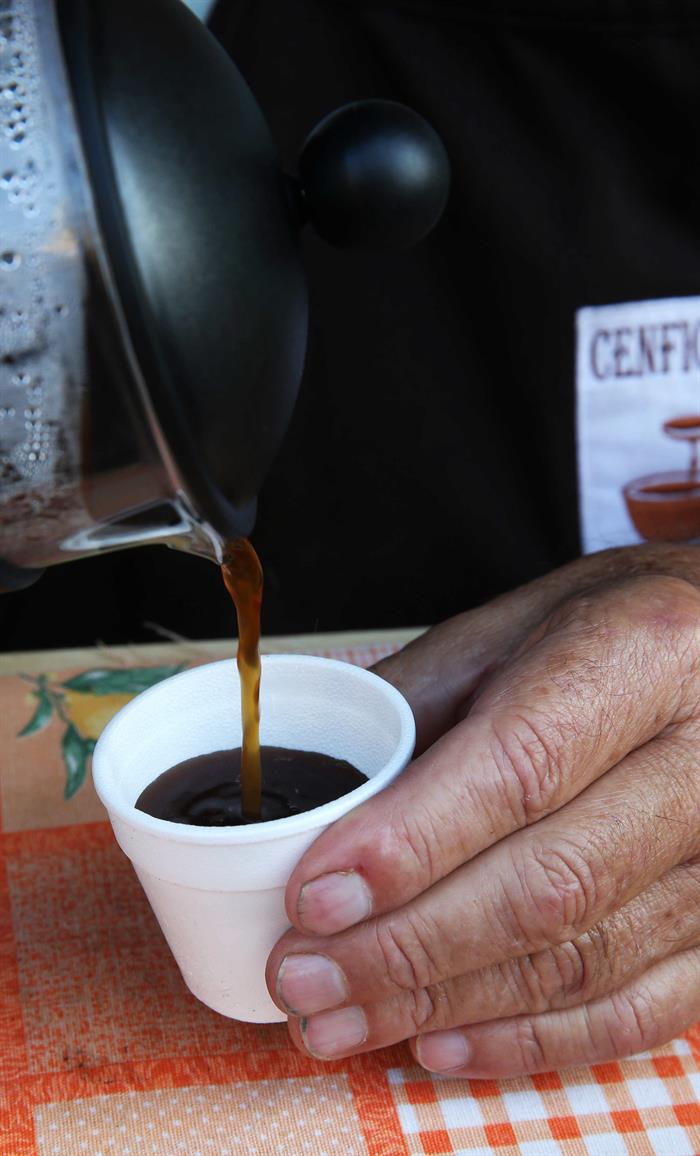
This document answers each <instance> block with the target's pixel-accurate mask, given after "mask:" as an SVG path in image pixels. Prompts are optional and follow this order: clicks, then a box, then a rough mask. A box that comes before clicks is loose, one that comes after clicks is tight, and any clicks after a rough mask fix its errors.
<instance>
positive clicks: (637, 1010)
mask: <svg viewBox="0 0 700 1156" xmlns="http://www.w3.org/2000/svg"><path fill="white" fill-rule="evenodd" d="M608 1007H609V1010H608V1015H607V1016H606V1020H605V1029H606V1031H607V1034H608V1038H609V1042H610V1045H611V1047H612V1048H613V1050H614V1052H615V1054H616V1055H619V1056H623V1055H632V1054H633V1053H634V1052H641V1051H646V1050H647V1049H649V1048H653V1047H655V1046H656V1044H657V1043H658V1042H660V1036H661V1024H660V1022H659V1015H658V1009H657V1006H656V1002H655V1000H654V999H653V998H652V997H651V995H650V994H649V992H648V991H646V989H645V988H644V987H642V986H639V987H637V988H635V989H633V990H629V991H621V992H614V993H613V994H612V995H611V996H610V999H609V1005H608Z"/></svg>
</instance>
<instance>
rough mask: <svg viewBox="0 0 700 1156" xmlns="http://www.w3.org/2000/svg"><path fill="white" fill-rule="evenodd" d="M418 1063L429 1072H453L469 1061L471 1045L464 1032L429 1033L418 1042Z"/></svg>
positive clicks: (419, 1038)
mask: <svg viewBox="0 0 700 1156" xmlns="http://www.w3.org/2000/svg"><path fill="white" fill-rule="evenodd" d="M416 1053H417V1055H418V1062H419V1063H420V1064H422V1066H423V1067H424V1068H427V1069H428V1071H429V1072H452V1071H454V1069H455V1068H463V1067H464V1065H465V1064H466V1063H467V1062H468V1060H469V1045H468V1044H467V1041H466V1040H465V1038H464V1036H463V1035H462V1032H428V1033H426V1035H424V1036H418V1039H417V1040H416Z"/></svg>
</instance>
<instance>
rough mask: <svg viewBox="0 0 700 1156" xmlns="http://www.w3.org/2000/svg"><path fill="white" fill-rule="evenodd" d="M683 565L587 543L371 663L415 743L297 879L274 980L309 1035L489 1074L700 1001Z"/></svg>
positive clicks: (696, 788)
mask: <svg viewBox="0 0 700 1156" xmlns="http://www.w3.org/2000/svg"><path fill="white" fill-rule="evenodd" d="M620 575H624V576H622V577H621V576H620ZM698 578H700V563H699V562H698V561H696V554H695V553H694V551H693V550H692V549H689V550H685V551H684V550H677V549H668V550H667V549H665V548H654V549H647V548H644V549H641V550H638V551H615V552H613V553H611V554H609V555H603V556H598V558H597V559H594V560H590V559H584V560H582V561H581V562H580V563H577V564H574V565H573V566H571V567H568V568H566V570H565V571H562V572H559V574H558V575H555V576H549V577H548V578H547V579H545V580H543V581H542V582H540V583H534V584H532V586H531V587H528V588H526V589H525V590H524V591H521V592H516V594H514V595H510V596H508V598H506V599H504V600H500V602H499V603H497V604H492V606H491V607H486V608H483V609H482V610H480V611H476V612H472V614H470V615H466V616H464V617H463V618H462V619H459V620H454V621H453V623H452V624H445V626H444V627H441V628H439V629H438V631H436V632H432V633H431V635H428V636H426V638H425V639H424V640H421V641H420V643H419V644H417V645H416V647H415V648H414V649H413V651H412V653H409V652H406V653H404V655H403V656H397V658H396V660H394V662H393V669H392V664H389V663H387V664H385V665H384V667H383V673H385V674H386V675H387V676H388V677H390V679H391V681H396V682H397V684H398V685H399V686H400V687H401V689H403V690H404V692H405V693H407V696H408V697H409V701H411V702H412V705H414V709H415V711H416V714H417V721H418V726H419V734H420V735H421V736H422V737H421V743H422V746H423V748H426V749H425V750H424V753H423V754H422V755H421V756H420V757H419V758H418V759H416V761H415V762H414V763H413V764H412V766H411V767H410V768H409V769H408V770H407V771H406V772H404V774H403V775H402V776H401V778H400V779H399V780H398V781H397V782H396V783H395V784H394V786H392V787H391V788H389V789H388V790H387V791H385V792H383V793H382V794H381V795H379V796H376V797H375V798H374V799H372V800H370V801H369V802H368V803H367V804H365V805H364V806H362V807H361V808H359V809H358V810H356V811H355V812H353V813H352V814H351V815H349V816H347V817H346V818H345V819H343V820H341V821H340V822H339V823H337V824H335V825H334V826H333V827H332V828H330V829H329V830H328V831H327V832H326V833H325V834H324V835H322V836H321V838H320V839H319V840H318V841H317V842H316V843H315V844H314V846H313V847H312V848H311V849H310V850H309V852H307V854H306V855H305V856H304V858H303V859H302V861H301V863H300V864H299V865H298V867H297V869H296V870H295V872H294V874H293V876H292V878H291V880H290V883H289V886H288V889H287V909H288V914H289V917H290V920H291V922H292V923H293V924H294V929H293V930H291V931H289V932H288V933H287V934H286V935H285V936H284V937H283V938H282V940H281V941H280V942H279V943H278V945H277V946H276V947H275V949H274V950H273V952H272V955H271V957H270V961H269V966H268V983H269V986H270V990H271V992H272V993H273V996H274V998H276V1000H277V1002H278V1004H279V1006H280V1007H282V1008H284V1010H286V1011H287V1012H288V1013H289V1014H290V1031H291V1034H292V1037H293V1039H294V1040H295V1042H296V1043H297V1045H298V1046H299V1047H300V1048H301V1049H302V1050H305V1051H309V1052H310V1053H311V1054H312V1055H315V1056H317V1057H319V1058H329V1059H330V1058H332V1059H335V1058H338V1057H339V1056H345V1055H349V1054H352V1053H355V1052H361V1051H367V1050H371V1049H373V1048H377V1047H382V1046H384V1045H387V1044H392V1043H396V1042H398V1041H400V1040H406V1039H408V1040H411V1048H412V1050H413V1052H414V1055H415V1056H416V1059H417V1060H418V1061H419V1062H420V1063H421V1064H423V1066H424V1067H426V1068H428V1069H430V1070H434V1071H441V1072H449V1073H450V1074H452V1075H464V1076H471V1077H479V1076H490V1077H504V1076H512V1075H517V1074H521V1073H525V1072H535V1071H540V1070H544V1069H549V1068H561V1067H565V1066H567V1065H569V1064H573V1063H591V1062H600V1061H602V1060H605V1059H609V1058H611V1057H617V1056H622V1055H626V1054H630V1053H632V1052H636V1051H639V1050H643V1049H647V1048H649V1047H652V1046H655V1045H657V1044H660V1043H662V1042H664V1041H665V1040H667V1039H669V1038H670V1037H672V1036H673V1035H675V1034H677V1033H678V1032H679V1031H681V1030H682V1029H683V1028H684V1027H686V1026H687V1025H688V1024H689V1023H691V1022H693V1021H694V1020H695V1019H697V1018H698V1017H700V902H699V901H700V862H698V856H700V759H699V758H698V756H697V753H696V752H697V746H698V741H699V739H700V592H699V591H698V588H697V585H696V584H695V580H696V579H698ZM698 585H700V582H698ZM460 635H461V637H460ZM461 716H464V717H461ZM455 720H458V721H455ZM446 728H450V729H446ZM443 730H446V733H444V734H442V737H440V738H438V739H437V740H436V741H433V740H434V739H435V735H436V734H440V732H441V731H443ZM430 744H432V745H430Z"/></svg>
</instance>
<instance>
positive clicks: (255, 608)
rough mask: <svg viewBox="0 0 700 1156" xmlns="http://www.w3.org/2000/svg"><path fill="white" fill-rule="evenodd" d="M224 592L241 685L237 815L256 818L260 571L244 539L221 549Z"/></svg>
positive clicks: (259, 778)
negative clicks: (229, 602) (230, 606)
mask: <svg viewBox="0 0 700 1156" xmlns="http://www.w3.org/2000/svg"><path fill="white" fill-rule="evenodd" d="M221 573H222V575H223V579H224V583H225V585H226V589H227V590H228V592H229V594H230V595H231V598H232V599H233V603H234V605H235V607H236V616H237V618H238V652H237V655H236V662H237V664H238V677H239V680H240V686H241V728H242V739H241V813H242V815H243V819H244V820H245V819H247V820H255V819H259V818H260V813H261V802H262V765H261V761H260V607H261V603H262V591H263V572H262V566H261V565H260V559H259V558H258V556H257V554H256V552H255V550H254V549H253V547H252V546H251V544H250V542H249V541H248V540H247V538H237V539H235V540H234V541H233V542H227V543H226V545H225V547H224V556H223V562H222V565H221Z"/></svg>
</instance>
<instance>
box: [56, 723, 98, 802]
mask: <svg viewBox="0 0 700 1156" xmlns="http://www.w3.org/2000/svg"><path fill="white" fill-rule="evenodd" d="M94 749H95V741H94V739H84V738H83V737H82V735H81V734H80V733H79V732H78V731H77V730H76V729H75V727H74V726H73V724H72V723H70V724H69V726H68V727H67V728H66V732H65V734H64V736H63V741H62V743H61V750H62V752H63V762H64V764H65V768H66V785H65V787H64V790H63V796H64V798H66V799H72V798H73V795H74V794H75V792H76V791H77V790H78V788H79V787H82V785H83V783H84V782H85V773H86V770H87V761H88V758H89V757H90V755H91V754H92V752H93V751H94Z"/></svg>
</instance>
